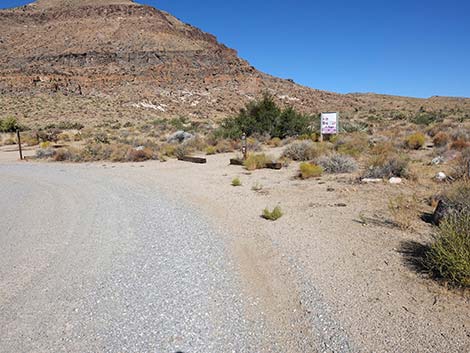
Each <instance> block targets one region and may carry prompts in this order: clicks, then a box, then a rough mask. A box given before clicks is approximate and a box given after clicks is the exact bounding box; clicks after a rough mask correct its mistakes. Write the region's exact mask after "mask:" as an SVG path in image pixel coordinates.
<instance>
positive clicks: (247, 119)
mask: <svg viewBox="0 0 470 353" xmlns="http://www.w3.org/2000/svg"><path fill="white" fill-rule="evenodd" d="M314 120H315V118H314V117H313V116H310V115H305V114H302V113H299V112H297V111H295V110H294V109H293V108H292V107H288V108H286V109H281V108H280V107H278V106H277V104H276V103H275V101H274V98H273V97H272V96H270V95H268V94H265V95H264V96H263V98H262V99H260V100H258V101H252V102H250V103H248V104H247V105H246V106H245V108H243V109H241V110H240V112H239V113H238V115H237V116H235V117H231V118H227V119H225V120H224V121H223V122H222V124H221V126H220V128H219V129H218V131H217V135H218V136H220V137H224V138H231V139H235V138H236V139H239V138H240V136H241V135H242V134H243V133H246V134H247V136H251V135H253V134H259V135H269V136H271V137H279V138H284V137H287V136H298V135H301V134H304V133H309V132H310V126H311V124H312V122H313V121H314Z"/></svg>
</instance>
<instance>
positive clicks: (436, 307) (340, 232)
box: [0, 153, 470, 352]
mask: <svg viewBox="0 0 470 353" xmlns="http://www.w3.org/2000/svg"><path fill="white" fill-rule="evenodd" d="M231 156H232V155H230V154H226V155H216V156H209V157H208V164H206V165H196V164H191V163H185V162H179V161H175V160H170V161H168V162H166V163H160V162H147V163H137V164H110V163H100V164H93V165H92V166H93V167H97V166H98V167H100V168H105V169H109V172H110V173H120V174H123V175H127V177H128V178H129V180H134V181H135V182H138V183H144V184H148V185H158V187H159V188H160V189H162V190H164V191H166V192H167V193H168V195H171V197H173V198H175V199H179V200H181V201H182V202H184V203H186V204H189V205H192V207H194V208H197V209H199V210H201V211H203V212H204V214H206V215H207V217H209V218H210V220H211V222H213V224H214V225H215V226H216V227H219V228H220V229H221V230H224V233H225V234H228V235H227V239H226V241H227V243H228V244H229V246H230V249H231V254H232V257H233V259H234V263H235V264H236V266H237V270H238V271H239V273H240V277H241V278H242V281H243V285H244V287H245V289H246V291H247V293H249V295H250V296H253V297H255V298H257V299H258V300H259V303H260V306H259V307H258V308H257V309H256V310H261V311H262V312H263V314H264V315H266V317H267V322H268V323H269V324H270V325H272V329H273V331H276V332H278V333H279V335H278V338H277V340H278V343H279V345H281V346H283V347H286V351H294V350H291V348H289V347H296V344H295V342H297V341H298V340H299V339H300V338H301V339H302V340H303V341H304V342H305V337H308V338H309V339H310V342H309V343H308V344H307V345H305V346H304V347H305V348H304V349H303V351H311V352H315V351H322V352H330V351H344V352H350V351H352V352H468V351H470V300H469V297H468V295H466V294H463V293H460V292H457V291H454V290H447V289H445V288H444V287H442V286H441V285H439V284H437V283H435V282H434V281H432V280H430V279H429V278H426V276H424V275H422V274H420V273H418V272H417V271H415V270H414V269H413V268H412V266H411V265H410V263H409V262H410V256H409V254H408V251H409V249H410V247H413V246H414V244H415V242H418V243H423V242H426V241H427V240H429V237H430V233H431V228H430V226H428V225H426V224H424V223H419V222H418V223H417V224H418V225H417V230H416V231H414V232H404V231H401V230H399V229H397V228H394V227H391V226H390V225H388V223H387V220H389V219H390V217H389V215H388V211H387V200H388V197H389V195H393V194H397V193H399V192H405V193H409V192H411V191H412V186H410V185H407V184H406V183H405V184H402V185H398V186H397V185H382V184H380V185H362V184H356V183H354V182H353V181H352V177H351V176H344V175H343V176H341V175H340V176H324V177H322V178H320V179H316V180H308V181H302V180H299V179H297V178H296V174H297V170H298V165H297V164H295V163H293V164H291V165H290V166H289V167H288V168H285V169H283V170H281V171H274V170H259V171H254V172H247V171H246V170H244V169H243V168H242V167H237V166H229V165H228V160H229V158H230V157H231ZM12 158H13V159H14V158H16V157H13V155H12V154H8V153H0V160H3V161H5V160H11V159H12ZM234 177H239V178H240V180H241V181H242V184H243V185H242V186H240V187H233V186H231V181H232V179H233V178H234ZM255 184H256V185H259V184H260V185H262V189H261V190H260V191H254V190H252V186H253V185H255ZM276 205H280V206H281V208H282V210H283V211H284V213H285V214H284V216H283V217H282V218H281V219H279V220H278V221H276V222H270V221H266V220H264V219H262V218H261V217H260V215H261V212H262V210H263V209H264V208H265V207H269V208H273V207H275V206H276Z"/></svg>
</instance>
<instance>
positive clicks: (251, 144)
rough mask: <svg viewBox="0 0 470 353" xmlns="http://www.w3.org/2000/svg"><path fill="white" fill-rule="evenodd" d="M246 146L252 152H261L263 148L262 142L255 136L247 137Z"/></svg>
mask: <svg viewBox="0 0 470 353" xmlns="http://www.w3.org/2000/svg"><path fill="white" fill-rule="evenodd" d="M246 148H247V150H248V151H250V152H259V151H260V150H261V143H260V142H259V141H258V140H257V139H255V138H253V137H248V138H247V139H246Z"/></svg>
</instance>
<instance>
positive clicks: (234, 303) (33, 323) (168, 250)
mask: <svg viewBox="0 0 470 353" xmlns="http://www.w3.org/2000/svg"><path fill="white" fill-rule="evenodd" d="M0 183H1V185H2V187H1V188H0V220H1V222H0V223H1V225H2V231H1V233H0V242H1V244H2V246H1V248H0V332H1V335H0V352H256V351H264V350H265V351H276V349H275V348H274V347H269V341H270V339H271V337H270V333H269V332H267V330H266V329H265V326H264V322H263V318H262V317H259V318H253V316H250V318H247V317H246V315H245V311H246V308H248V307H250V306H254V305H256V303H255V302H252V301H250V300H248V299H245V298H244V296H243V294H242V292H241V290H240V288H239V284H238V279H237V275H236V272H235V271H234V270H233V264H232V263H231V260H230V259H229V257H227V254H226V252H227V251H226V248H225V246H224V242H223V241H222V239H221V237H220V236H219V234H217V232H215V231H213V230H212V229H210V228H209V227H208V225H207V223H205V222H204V220H203V217H200V215H198V213H197V212H196V211H194V210H191V209H188V208H185V207H181V206H179V205H177V204H176V203H174V202H172V201H170V200H168V199H165V197H164V196H162V194H160V193H159V191H158V190H156V189H154V188H153V189H150V188H148V187H146V186H143V185H138V184H135V183H131V182H130V181H128V180H126V179H124V178H119V177H118V176H111V175H110V173H105V171H104V170H103V169H101V170H100V169H99V168H87V167H84V166H64V165H21V164H11V165H0ZM263 347H264V348H263Z"/></svg>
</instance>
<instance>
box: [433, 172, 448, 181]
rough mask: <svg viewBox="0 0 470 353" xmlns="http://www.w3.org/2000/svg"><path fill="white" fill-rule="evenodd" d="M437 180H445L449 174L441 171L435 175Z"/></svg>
mask: <svg viewBox="0 0 470 353" xmlns="http://www.w3.org/2000/svg"><path fill="white" fill-rule="evenodd" d="M434 178H435V179H436V180H437V181H445V180H446V179H447V175H446V174H445V173H444V172H439V173H437V174H436V176H435V177H434Z"/></svg>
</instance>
